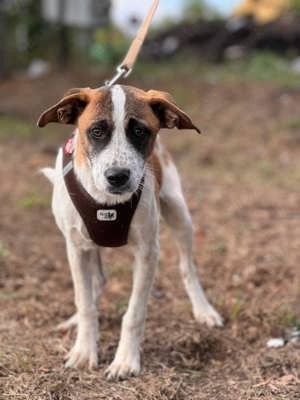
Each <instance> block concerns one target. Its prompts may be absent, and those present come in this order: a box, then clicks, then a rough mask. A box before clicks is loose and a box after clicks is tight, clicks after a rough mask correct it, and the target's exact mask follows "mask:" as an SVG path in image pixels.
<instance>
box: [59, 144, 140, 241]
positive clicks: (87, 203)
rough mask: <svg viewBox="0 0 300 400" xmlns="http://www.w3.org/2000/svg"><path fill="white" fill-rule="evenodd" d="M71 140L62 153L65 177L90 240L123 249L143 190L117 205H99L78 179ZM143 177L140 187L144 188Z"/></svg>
mask: <svg viewBox="0 0 300 400" xmlns="http://www.w3.org/2000/svg"><path fill="white" fill-rule="evenodd" d="M71 148H72V141H69V142H68V143H67V145H66V146H65V148H64V151H63V175H64V181H65V185H66V188H67V191H68V193H69V196H70V198H71V200H72V202H73V204H74V206H75V208H76V210H77V211H78V213H79V215H80V216H81V218H82V220H83V222H84V224H85V226H86V229H87V231H88V233H89V236H90V238H91V240H92V241H93V242H94V243H96V244H97V245H98V246H102V247H121V246H125V245H126V244H127V243H128V235H129V229H130V225H131V222H132V219H133V216H134V213H135V211H136V209H137V206H138V204H139V201H140V198H141V194H142V189H138V190H137V192H136V193H134V194H133V195H132V197H131V199H130V200H128V201H127V202H125V203H119V204H116V205H113V206H111V205H107V204H100V203H97V202H96V201H95V200H94V199H93V197H92V196H91V195H90V194H89V193H88V192H87V191H86V190H85V189H84V187H83V186H82V185H81V183H80V182H79V181H78V179H77V178H76V175H75V172H74V168H73V150H70V149H71ZM143 183H144V178H143V179H142V182H141V185H140V187H141V188H142V187H143Z"/></svg>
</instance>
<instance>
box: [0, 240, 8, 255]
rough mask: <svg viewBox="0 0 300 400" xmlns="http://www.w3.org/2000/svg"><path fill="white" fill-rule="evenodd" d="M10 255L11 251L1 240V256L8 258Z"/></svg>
mask: <svg viewBox="0 0 300 400" xmlns="http://www.w3.org/2000/svg"><path fill="white" fill-rule="evenodd" d="M8 256H9V251H8V250H7V248H6V247H5V246H4V245H3V244H2V243H1V242H0V258H6V257H8Z"/></svg>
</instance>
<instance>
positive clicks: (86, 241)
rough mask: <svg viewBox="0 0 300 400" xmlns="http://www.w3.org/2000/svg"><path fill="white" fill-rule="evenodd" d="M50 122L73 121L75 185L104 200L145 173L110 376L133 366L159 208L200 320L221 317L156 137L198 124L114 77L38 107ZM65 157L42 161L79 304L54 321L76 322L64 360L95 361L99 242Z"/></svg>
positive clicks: (165, 99)
mask: <svg viewBox="0 0 300 400" xmlns="http://www.w3.org/2000/svg"><path fill="white" fill-rule="evenodd" d="M50 122H58V123H64V124H74V125H76V130H75V150H74V156H73V157H74V160H73V162H74V170H75V173H76V176H77V179H78V180H79V182H80V183H81V185H82V186H83V187H84V188H85V189H86V191H87V192H88V193H89V194H90V195H91V196H92V197H93V198H94V199H96V200H97V201H99V202H100V203H103V204H109V205H113V204H116V203H121V202H125V201H128V199H130V198H131V196H132V195H133V193H135V192H136V191H137V189H138V187H139V185H140V183H141V181H142V179H143V177H144V187H143V191H142V195H141V200H140V202H139V205H138V208H137V210H136V212H135V215H134V218H133V220H132V224H131V227H130V233H129V242H130V245H131V246H132V248H133V254H134V257H135V265H134V271H133V274H134V279H133V288H132V294H131V297H130V301H129V305H128V310H127V312H126V314H125V315H124V317H123V322H122V330H121V337H120V342H119V345H118V349H117V352H116V355H115V358H114V360H113V362H112V364H111V365H110V366H109V368H108V369H107V371H106V375H107V377H108V379H125V378H127V377H130V376H137V375H138V374H139V373H140V370H141V361H140V345H141V341H142V337H143V331H144V324H145V318H146V309H147V302H148V298H149V294H150V290H151V286H152V282H153V279H154V274H155V269H156V265H157V264H158V260H159V220H160V212H161V214H162V216H163V218H164V220H165V221H166V223H167V224H168V226H169V227H170V228H171V230H172V231H173V234H174V237H175V239H176V241H177V245H178V248H179V254H180V265H179V267H180V271H181V274H182V279H183V282H184V285H185V288H186V291H187V294H188V296H189V298H190V301H191V303H192V307H193V313H194V316H195V318H196V320H197V321H198V322H199V323H206V324H207V325H209V326H222V318H221V317H220V315H219V314H218V313H217V312H216V311H215V309H214V308H213V307H212V306H211V305H210V303H209V302H208V300H207V299H206V297H205V294H204V292H203V289H202V287H201V285H200V283H199V280H198V278H197V273H196V268H195V265H194V262H193V254H192V253H193V249H192V247H193V232H192V221H191V217H190V214H189V211H188V208H187V206H186V203H185V200H184V198H183V194H182V189H181V184H180V179H179V176H178V173H177V170H176V167H175V165H174V164H173V162H172V159H171V158H170V156H169V155H168V153H167V152H166V150H165V149H164V147H163V146H162V144H161V143H160V141H159V137H158V132H159V130H160V129H161V128H169V129H172V128H175V127H176V128H178V129H195V130H197V131H198V132H199V130H198V128H196V126H195V125H194V124H193V122H192V121H191V119H190V118H189V116H188V115H187V114H186V113H184V112H183V111H182V110H181V109H179V108H178V107H177V106H176V105H175V103H174V102H173V101H172V98H171V97H170V95H168V94H167V93H164V92H160V91H152V90H150V91H148V92H144V91H142V90H139V89H136V88H133V87H129V86H120V85H115V86H112V87H111V88H108V87H103V88H100V89H90V88H85V89H74V90H72V91H70V92H69V93H68V94H67V95H66V96H65V97H64V98H63V99H62V100H61V101H60V102H59V103H58V104H56V105H55V106H53V107H51V108H50V109H49V110H47V111H45V112H44V113H43V114H42V116H41V117H40V120H39V123H38V124H39V126H45V125H46V124H48V123H50ZM62 157H63V155H62V150H60V151H59V153H58V156H57V160H56V167H55V169H51V168H45V169H44V170H43V172H44V174H45V175H46V176H47V177H48V178H49V179H50V181H51V182H52V183H53V185H54V190H53V203H52V209H53V213H54V216H55V220H56V223H57V225H58V227H59V228H60V230H61V231H62V233H63V234H64V237H65V240H66V247H67V254H68V259H69V263H70V267H71V272H72V278H73V283H74V289H75V303H76V307H77V313H76V314H75V315H74V316H73V317H71V318H70V319H69V320H68V321H66V322H65V323H63V324H61V325H60V327H61V328H62V329H68V328H70V327H71V326H74V325H77V338H76V342H75V345H74V347H73V349H72V350H71V351H70V353H69V355H68V360H67V362H66V366H67V367H81V366H83V365H85V364H87V365H88V366H89V367H90V368H94V367H96V366H97V363H98V360H97V342H98V339H99V332H98V328H99V327H98V313H97V303H98V300H99V297H100V295H101V294H102V291H103V287H104V277H103V273H102V267H101V259H100V254H99V248H98V247H97V246H96V245H95V244H94V242H92V241H91V240H90V238H89V235H88V233H87V230H86V227H85V225H84V223H83V221H82V219H81V217H80V216H79V214H78V212H77V210H76V209H75V207H74V205H73V203H72V201H71V199H70V196H69V194H68V192H67V190H66V186H65V184H64V178H63V171H62Z"/></svg>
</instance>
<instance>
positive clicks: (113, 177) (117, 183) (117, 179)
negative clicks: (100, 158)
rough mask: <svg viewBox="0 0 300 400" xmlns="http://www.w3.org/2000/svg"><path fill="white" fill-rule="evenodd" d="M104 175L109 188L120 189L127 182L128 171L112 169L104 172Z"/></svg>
mask: <svg viewBox="0 0 300 400" xmlns="http://www.w3.org/2000/svg"><path fill="white" fill-rule="evenodd" d="M104 175H105V178H106V179H107V181H108V183H109V184H110V185H111V186H113V187H115V188H120V187H122V186H124V185H125V184H126V183H127V182H128V181H129V178H130V170H129V169H124V168H117V167H114V168H109V169H108V170H106V171H105V173H104Z"/></svg>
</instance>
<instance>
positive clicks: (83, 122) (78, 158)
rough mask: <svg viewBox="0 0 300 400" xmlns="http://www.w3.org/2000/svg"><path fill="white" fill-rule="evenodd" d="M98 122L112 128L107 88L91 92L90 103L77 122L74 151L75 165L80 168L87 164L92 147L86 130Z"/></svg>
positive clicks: (110, 100)
mask: <svg viewBox="0 0 300 400" xmlns="http://www.w3.org/2000/svg"><path fill="white" fill-rule="evenodd" d="M99 120H106V121H107V123H108V125H109V126H112V124H113V122H112V99H111V92H110V89H109V88H105V87H104V88H101V89H95V90H93V91H92V94H91V97H90V102H89V104H88V105H87V106H86V108H85V110H84V111H83V113H82V114H81V116H80V117H79V120H78V138H77V143H76V150H75V163H76V165H78V166H80V165H83V164H85V163H86V162H87V160H88V158H89V154H91V152H92V145H91V143H90V141H89V139H88V136H87V130H88V128H89V127H90V126H91V125H92V124H93V123H95V122H97V121H99Z"/></svg>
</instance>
